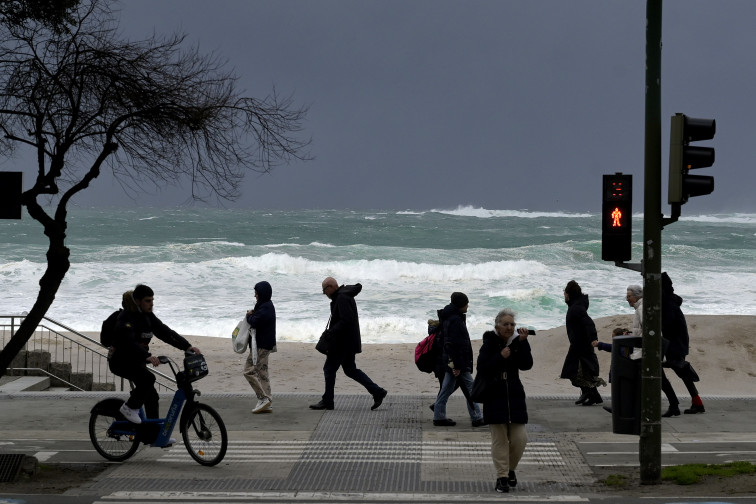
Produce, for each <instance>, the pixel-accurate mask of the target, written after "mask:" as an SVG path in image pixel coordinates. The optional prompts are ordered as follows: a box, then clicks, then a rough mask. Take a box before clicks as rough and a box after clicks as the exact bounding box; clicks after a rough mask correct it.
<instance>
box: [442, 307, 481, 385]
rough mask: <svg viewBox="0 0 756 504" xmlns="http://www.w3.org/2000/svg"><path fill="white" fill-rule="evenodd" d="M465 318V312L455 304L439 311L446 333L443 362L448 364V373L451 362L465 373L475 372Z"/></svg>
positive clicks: (444, 333) (455, 367) (444, 332)
mask: <svg viewBox="0 0 756 504" xmlns="http://www.w3.org/2000/svg"><path fill="white" fill-rule="evenodd" d="M465 319H466V317H465V314H464V313H462V312H461V311H460V310H459V308H457V307H456V306H454V305H453V304H448V305H446V306H444V308H443V309H441V310H439V311H438V320H439V321H440V322H441V327H442V328H443V330H442V331H443V335H444V351H443V357H442V362H443V364H444V365H445V366H446V369H445V371H446V372H448V373H450V372H451V370H452V368H451V367H449V362H452V363H454V369H458V370H459V371H461V372H463V373H472V372H473V359H474V358H475V356H474V354H473V349H472V343H470V333H469V332H468V331H467V324H466V322H465Z"/></svg>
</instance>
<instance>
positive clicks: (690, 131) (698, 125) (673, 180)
mask: <svg viewBox="0 0 756 504" xmlns="http://www.w3.org/2000/svg"><path fill="white" fill-rule="evenodd" d="M716 132H717V123H716V121H715V120H714V119H696V118H693V117H688V116H686V115H685V114H680V113H678V114H675V115H673V116H672V124H671V128H670V132H669V187H668V190H669V193H668V200H669V203H670V204H674V203H678V204H680V205H683V204H685V203H686V202H687V201H688V198H689V197H691V196H703V195H705V194H711V192H712V191H714V177H711V176H707V175H688V172H689V171H690V170H692V169H695V168H706V167H709V166H711V165H713V164H714V149H713V148H712V147H698V146H691V145H690V142H697V141H700V140H710V139H712V138H714V134H715V133H716Z"/></svg>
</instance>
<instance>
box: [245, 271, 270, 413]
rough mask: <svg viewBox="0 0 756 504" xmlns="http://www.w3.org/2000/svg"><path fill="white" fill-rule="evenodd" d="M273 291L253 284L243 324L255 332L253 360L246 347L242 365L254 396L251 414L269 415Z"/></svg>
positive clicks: (262, 285)
mask: <svg viewBox="0 0 756 504" xmlns="http://www.w3.org/2000/svg"><path fill="white" fill-rule="evenodd" d="M272 297H273V288H272V287H271V286H270V284H269V283H268V282H266V281H264V280H263V281H262V282H258V283H257V284H255V300H256V302H255V306H254V308H252V309H251V310H249V311H248V312H247V323H249V325H250V326H251V327H252V328H253V329H254V330H255V343H256V344H257V345H256V348H257V356H256V357H257V359H256V362H255V359H254V358H253V357H254V356H253V355H252V347H251V345H250V353H249V357H247V362H246V363H245V365H244V378H246V379H247V382H248V383H249V385H250V386H251V387H252V390H254V391H255V395H257V405H256V406H255V407H254V408H253V409H252V413H255V414H257V413H272V412H273V405H272V403H273V396H272V395H271V391H270V376H269V374H268V360H269V357H270V354H271V353H272V352H275V351H276V307H275V306H273V301H271V298H272Z"/></svg>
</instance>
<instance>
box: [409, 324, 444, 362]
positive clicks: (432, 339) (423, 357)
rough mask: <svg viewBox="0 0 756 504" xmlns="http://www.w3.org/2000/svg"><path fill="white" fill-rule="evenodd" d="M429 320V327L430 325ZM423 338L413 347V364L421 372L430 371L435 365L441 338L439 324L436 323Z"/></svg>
mask: <svg viewBox="0 0 756 504" xmlns="http://www.w3.org/2000/svg"><path fill="white" fill-rule="evenodd" d="M428 322H429V327H430V326H431V324H430V322H431V321H428ZM431 331H432V332H431V333H430V334H429V335H428V336H426V337H425V338H423V340H422V341H421V342H420V343H418V344H417V346H416V347H415V365H416V366H417V369H419V370H420V371H422V372H423V373H432V372H433V369H434V368H435V367H436V358H437V357H438V350H439V349H440V347H441V346H440V343H441V340H442V338H443V336H442V335H441V324H438V325H436V328H435V330H431Z"/></svg>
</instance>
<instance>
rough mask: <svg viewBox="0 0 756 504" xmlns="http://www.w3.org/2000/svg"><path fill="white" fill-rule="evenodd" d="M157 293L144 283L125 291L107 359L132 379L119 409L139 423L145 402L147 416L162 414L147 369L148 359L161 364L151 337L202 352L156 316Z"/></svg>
mask: <svg viewBox="0 0 756 504" xmlns="http://www.w3.org/2000/svg"><path fill="white" fill-rule="evenodd" d="M154 296H155V293H154V292H153V290H152V289H151V288H149V287H148V286H146V285H143V284H139V285H137V286H136V288H134V290H133V291H126V292H125V293H124V294H123V301H122V302H121V304H122V306H123V311H121V312H120V314H119V315H118V319H117V320H116V325H115V330H114V334H115V337H114V339H113V353H112V355H111V357H110V359H109V360H108V365H109V367H110V370H111V371H112V372H113V374H115V375H117V376H121V377H123V378H126V379H127V380H130V381H131V382H132V383H133V385H134V388H133V389H132V390H131V395H130V396H129V399H128V400H127V401H126V402H124V403H123V405H122V406H121V409H120V411H121V414H122V415H123V416H124V417H125V418H126V420H128V421H129V422H133V423H137V424H139V423H142V419H141V418H140V417H139V408H141V407H142V406H144V411H145V415H146V416H147V418H159V417H160V412H159V409H158V401H159V399H160V396H158V393H157V391H156V390H155V375H154V374H152V373H151V372H150V371H149V370H148V369H147V364H148V363H149V364H152V365H153V366H154V367H158V366H159V365H160V361H159V360H158V358H157V357H156V356H154V355H152V354H151V353H150V340H152V337H153V336H154V337H156V338H157V339H159V340H161V341H164V342H166V343H168V344H169V345H171V346H174V347H176V348H178V349H179V350H184V351H187V350H188V351H191V352H194V353H196V354H201V353H202V352H200V350H199V348H197V347H193V346H192V345H191V344H190V343H189V342H188V341H187V340H186V339H185V338H184V337H183V336H181V335H180V334H178V333H177V332H176V331H174V330H173V329H171V328H170V327H168V326H167V325H165V324H163V323H162V322H161V321H160V319H159V318H157V317H156V316H155V314H154V313H153V304H154V299H155V297H154ZM171 441H173V440H171ZM169 444H172V443H169Z"/></svg>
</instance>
